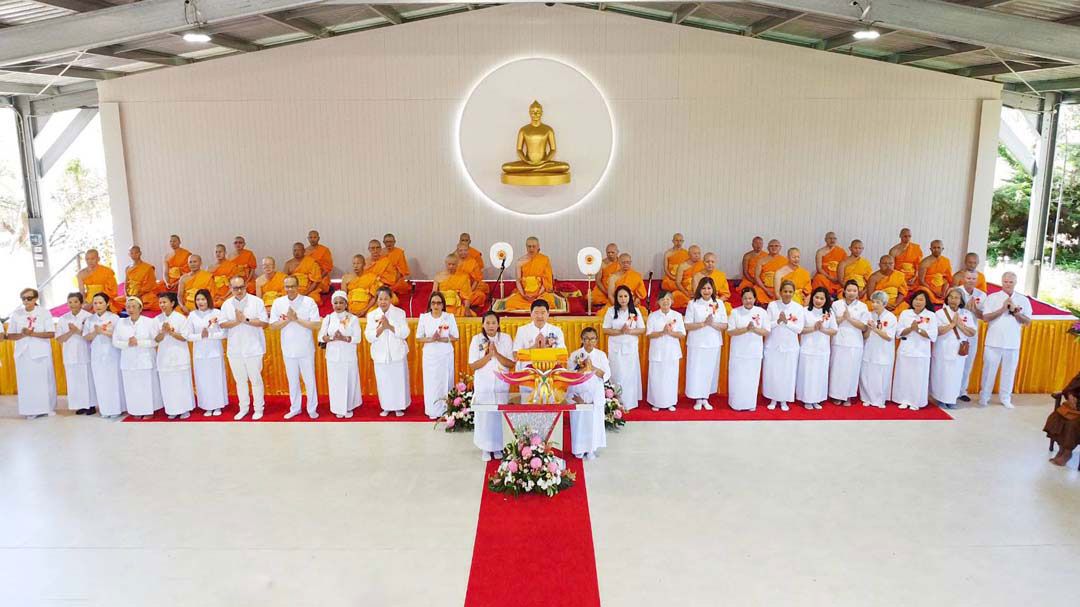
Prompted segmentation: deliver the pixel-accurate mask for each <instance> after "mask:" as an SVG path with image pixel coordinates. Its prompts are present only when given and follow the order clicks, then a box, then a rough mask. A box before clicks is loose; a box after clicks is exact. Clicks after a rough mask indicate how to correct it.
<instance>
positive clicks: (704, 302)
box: [683, 276, 728, 411]
mask: <svg viewBox="0 0 1080 607" xmlns="http://www.w3.org/2000/svg"><path fill="white" fill-rule="evenodd" d="M683 323H684V325H685V327H686V397H687V398H692V399H694V410H695V411H700V410H702V409H706V410H708V411H712V408H713V406H712V405H711V404H709V398H710V397H711V396H712V395H713V394H716V388H717V384H718V382H719V380H720V348H721V347H722V346H723V345H724V331H726V330H727V327H728V324H727V309H726V308H725V307H724V302H723V301H721V300H720V299H718V298H717V297H716V284H715V283H713V279H712V278H710V277H708V276H706V277H705V278H702V279H701V280H700V281H699V282H698V285H697V288H696V289H694V298H693V299H691V300H690V303H688V304H687V305H686V316H685V318H683Z"/></svg>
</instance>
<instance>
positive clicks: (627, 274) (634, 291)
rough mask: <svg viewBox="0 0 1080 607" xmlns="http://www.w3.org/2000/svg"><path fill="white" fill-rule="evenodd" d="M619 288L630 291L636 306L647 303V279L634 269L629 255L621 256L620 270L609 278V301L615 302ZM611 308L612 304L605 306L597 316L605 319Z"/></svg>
mask: <svg viewBox="0 0 1080 607" xmlns="http://www.w3.org/2000/svg"><path fill="white" fill-rule="evenodd" d="M619 287H626V288H627V289H630V294H631V295H633V297H634V301H633V303H634V306H642V305H643V304H644V303H645V298H647V297H648V296H649V289H648V287H646V286H645V279H644V278H642V277H641V273H640V272H638V271H637V270H635V269H634V260H633V258H632V257H631V256H630V254H629V253H622V254H621V255H619V269H618V270H617V271H616V272H615V273H614V274H612V275H611V276H610V277H609V278H608V283H607V292H608V296H607V299H608V301H615V291H616V290H617V289H618V288H619ZM610 306H611V304H607V305H605V306H604V307H603V308H601V309H600V311H599V312H597V313H596V315H597V316H599V317H601V318H603V317H604V313H605V312H607V309H608V307H610Z"/></svg>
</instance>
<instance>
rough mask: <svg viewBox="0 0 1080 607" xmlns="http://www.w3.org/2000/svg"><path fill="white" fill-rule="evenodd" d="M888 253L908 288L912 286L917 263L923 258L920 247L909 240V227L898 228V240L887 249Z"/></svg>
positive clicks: (917, 272)
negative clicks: (902, 275)
mask: <svg viewBox="0 0 1080 607" xmlns="http://www.w3.org/2000/svg"><path fill="white" fill-rule="evenodd" d="M889 255H892V258H893V263H894V265H895V266H896V269H897V270H900V271H901V272H903V273H904V279H905V280H906V281H907V285H908V288H909V289H910V288H912V287H914V286H915V278H916V277H917V276H918V274H919V263H921V262H922V259H923V252H922V247H920V246H919V245H917V244H915V243H914V242H911V228H904V229H902V230H900V242H898V243H896V244H894V245H893V246H892V248H891V249H889Z"/></svg>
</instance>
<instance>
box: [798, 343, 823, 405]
mask: <svg viewBox="0 0 1080 607" xmlns="http://www.w3.org/2000/svg"><path fill="white" fill-rule="evenodd" d="M795 396H796V397H797V398H798V399H799V400H800V401H802V402H804V403H821V402H824V401H825V399H827V398H828V397H829V353H828V352H826V353H824V354H807V353H805V352H800V353H799V370H798V371H797V372H796V373H795Z"/></svg>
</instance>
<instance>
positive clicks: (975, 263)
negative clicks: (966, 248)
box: [953, 253, 986, 293]
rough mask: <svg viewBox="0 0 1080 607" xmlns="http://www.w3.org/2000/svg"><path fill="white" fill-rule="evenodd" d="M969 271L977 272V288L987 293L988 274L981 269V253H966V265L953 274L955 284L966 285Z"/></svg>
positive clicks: (957, 285)
mask: <svg viewBox="0 0 1080 607" xmlns="http://www.w3.org/2000/svg"><path fill="white" fill-rule="evenodd" d="M968 272H975V274H976V275H977V276H978V279H977V281H976V283H975V288H976V289H978V290H980V291H982V292H983V293H986V275H985V274H983V273H982V272H980V271H979V254H978V253H968V254H967V255H964V267H962V268H960V271H959V272H957V273H956V274H953V286H956V287H962V286H964V278H966V276H967V273H968Z"/></svg>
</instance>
